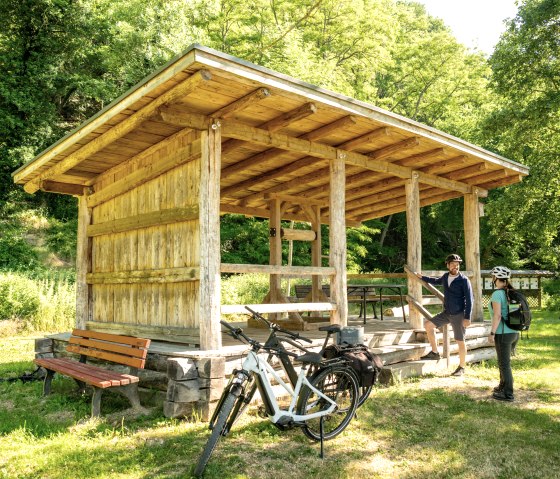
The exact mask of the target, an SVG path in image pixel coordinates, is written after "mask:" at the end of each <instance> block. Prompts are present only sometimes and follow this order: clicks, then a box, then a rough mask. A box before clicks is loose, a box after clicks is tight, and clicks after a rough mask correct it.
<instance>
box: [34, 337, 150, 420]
mask: <svg viewBox="0 0 560 479" xmlns="http://www.w3.org/2000/svg"><path fill="white" fill-rule="evenodd" d="M149 345H150V340H149V339H142V338H135V337H132V336H121V335H117V334H109V333H100V332H96V331H85V330H81V329H74V331H72V336H71V337H70V340H69V342H68V346H67V347H66V351H67V352H69V353H75V354H78V355H79V356H80V359H79V361H78V360H75V359H73V358H69V357H61V358H37V359H35V363H36V364H37V365H38V366H41V367H43V368H45V369H46V371H47V374H46V376H45V382H44V385H43V394H44V395H45V396H46V395H48V394H50V392H51V382H52V378H53V376H54V374H55V373H59V374H63V375H65V376H68V377H71V378H73V379H74V380H75V381H76V382H77V383H78V385H79V387H80V390H82V391H84V390H85V387H86V385H89V386H91V387H92V388H93V397H92V401H91V415H92V417H94V416H99V415H100V414H101V395H102V393H103V391H104V390H105V389H109V388H110V389H111V390H115V391H118V392H120V393H121V394H123V395H124V396H126V397H127V398H128V400H129V401H130V403H131V405H132V407H134V408H140V407H141V406H140V398H139V396H138V382H139V380H140V379H139V378H138V370H139V369H143V368H144V364H145V362H146V354H147V353H148V347H149ZM87 358H94V359H98V360H103V361H107V362H109V363H113V364H116V365H121V366H127V367H128V368H129V369H128V374H125V373H120V372H117V371H113V370H111V369H106V368H104V367H100V366H95V365H92V364H87V363H86V361H87Z"/></svg>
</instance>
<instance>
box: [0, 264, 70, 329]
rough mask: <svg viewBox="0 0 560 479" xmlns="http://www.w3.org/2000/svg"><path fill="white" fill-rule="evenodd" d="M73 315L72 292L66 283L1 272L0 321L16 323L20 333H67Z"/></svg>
mask: <svg viewBox="0 0 560 479" xmlns="http://www.w3.org/2000/svg"><path fill="white" fill-rule="evenodd" d="M75 316H76V294H75V289H74V286H73V284H71V283H69V282H68V281H67V280H60V279H59V278H58V279H57V278H45V279H31V278H29V277H26V276H25V275H22V274H16V273H0V321H4V320H11V321H16V322H17V323H18V325H19V329H21V330H29V331H67V330H69V329H71V327H72V326H73V325H74V323H75Z"/></svg>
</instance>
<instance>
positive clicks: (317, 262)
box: [311, 205, 323, 301]
mask: <svg viewBox="0 0 560 479" xmlns="http://www.w3.org/2000/svg"><path fill="white" fill-rule="evenodd" d="M312 208H313V221H312V222H311V229H312V230H313V231H314V232H315V239H314V240H313V241H312V243H311V266H319V267H320V266H321V208H320V206H318V205H313V206H312ZM322 279H323V278H322V277H321V276H319V275H314V276H312V277H311V284H312V285H313V287H312V288H311V291H312V298H313V301H316V300H317V301H319V300H320V299H322V298H315V297H314V296H315V294H316V292H317V291H321V283H322Z"/></svg>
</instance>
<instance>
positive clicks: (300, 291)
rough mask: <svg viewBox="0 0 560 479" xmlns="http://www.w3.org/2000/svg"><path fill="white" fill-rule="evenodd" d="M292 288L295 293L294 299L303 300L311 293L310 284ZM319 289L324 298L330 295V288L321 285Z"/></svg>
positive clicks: (297, 285) (326, 285)
mask: <svg viewBox="0 0 560 479" xmlns="http://www.w3.org/2000/svg"><path fill="white" fill-rule="evenodd" d="M294 288H295V291H296V298H305V297H306V296H307V295H308V294H309V293H310V292H311V285H310V284H296V285H294ZM321 288H322V290H323V293H325V296H330V295H331V287H330V286H329V285H328V284H323V285H322V286H321Z"/></svg>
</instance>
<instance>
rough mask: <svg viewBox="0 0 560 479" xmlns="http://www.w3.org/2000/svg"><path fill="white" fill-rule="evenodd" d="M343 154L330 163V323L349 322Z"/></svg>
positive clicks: (342, 324)
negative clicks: (332, 270)
mask: <svg viewBox="0 0 560 479" xmlns="http://www.w3.org/2000/svg"><path fill="white" fill-rule="evenodd" d="M345 158H346V155H345V154H344V153H340V152H339V153H338V154H337V157H336V159H334V160H331V162H330V183H331V190H330V228H329V240H330V255H329V265H330V266H331V267H333V268H334V269H335V271H336V272H335V274H334V276H333V277H332V279H331V296H332V300H333V301H334V302H335V303H336V305H337V310H336V311H335V312H333V313H332V314H331V323H338V324H340V325H341V326H346V325H347V324H348V297H347V291H346V211H345V206H346V205H345V202H346V184H345V180H346V178H345V174H346V173H345V164H344V161H345Z"/></svg>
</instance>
